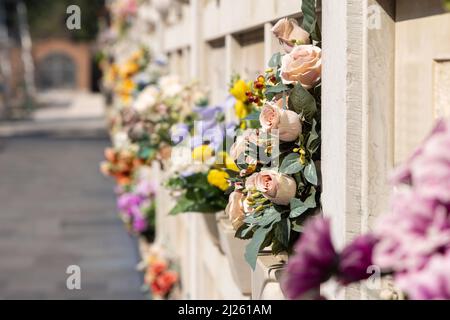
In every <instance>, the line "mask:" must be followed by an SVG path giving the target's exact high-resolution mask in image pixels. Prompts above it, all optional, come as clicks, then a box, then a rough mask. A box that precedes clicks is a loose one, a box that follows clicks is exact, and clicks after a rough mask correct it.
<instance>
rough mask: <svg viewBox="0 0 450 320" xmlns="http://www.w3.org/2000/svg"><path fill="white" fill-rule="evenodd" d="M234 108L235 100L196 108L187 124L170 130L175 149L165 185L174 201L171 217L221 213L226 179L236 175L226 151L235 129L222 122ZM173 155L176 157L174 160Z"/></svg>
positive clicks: (233, 164) (232, 162) (236, 169)
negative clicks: (173, 215)
mask: <svg viewBox="0 0 450 320" xmlns="http://www.w3.org/2000/svg"><path fill="white" fill-rule="evenodd" d="M234 105H235V99H234V98H233V97H231V96H230V97H228V98H227V99H226V101H225V102H224V104H223V105H218V106H196V107H195V108H194V110H193V112H192V114H191V116H190V117H189V119H190V122H188V123H186V122H184V123H179V124H177V125H176V126H174V127H173V128H172V140H173V141H174V143H176V144H177V148H176V149H175V154H174V156H173V157H172V168H171V177H170V178H169V179H168V181H167V183H166V185H167V186H168V187H169V188H170V189H172V191H173V194H174V195H175V196H176V197H177V204H176V206H175V207H174V208H173V209H172V210H171V212H170V213H171V214H178V213H183V212H201V213H215V212H219V211H223V210H224V209H225V207H226V205H227V195H226V191H227V190H228V189H229V188H230V184H229V182H228V179H229V178H230V176H231V175H235V174H236V172H237V171H239V169H238V167H237V166H236V164H235V163H234V161H233V160H232V159H231V157H230V156H229V154H228V152H227V150H226V146H227V141H230V140H232V139H233V136H234V132H235V127H236V124H235V123H234V122H233V121H227V120H226V114H227V113H228V112H229V110H230V109H231V108H233V106H234ZM180 151H181V152H180ZM176 152H178V153H179V154H180V157H176V156H175V155H176V154H177V153H176Z"/></svg>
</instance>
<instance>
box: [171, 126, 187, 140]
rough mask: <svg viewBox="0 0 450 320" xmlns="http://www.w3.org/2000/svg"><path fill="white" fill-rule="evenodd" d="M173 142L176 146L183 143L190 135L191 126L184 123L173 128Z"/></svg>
mask: <svg viewBox="0 0 450 320" xmlns="http://www.w3.org/2000/svg"><path fill="white" fill-rule="evenodd" d="M171 131H172V132H171V137H170V138H171V140H172V142H173V143H174V144H179V143H181V142H182V141H183V140H184V139H186V137H187V136H188V135H189V126H188V125H187V124H184V123H179V124H177V125H175V126H174V127H172V130H171Z"/></svg>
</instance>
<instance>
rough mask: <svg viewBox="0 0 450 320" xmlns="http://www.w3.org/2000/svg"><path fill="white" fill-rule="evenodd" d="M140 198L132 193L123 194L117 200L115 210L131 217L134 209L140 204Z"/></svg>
mask: <svg viewBox="0 0 450 320" xmlns="http://www.w3.org/2000/svg"><path fill="white" fill-rule="evenodd" d="M141 202H142V198H141V197H140V196H138V195H136V194H133V193H124V194H122V195H120V196H119V198H118V199H117V208H118V209H119V211H120V212H122V213H124V214H126V215H128V216H131V215H132V210H133V208H134V207H137V206H139V205H140V204H141Z"/></svg>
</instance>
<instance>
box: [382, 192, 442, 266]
mask: <svg viewBox="0 0 450 320" xmlns="http://www.w3.org/2000/svg"><path fill="white" fill-rule="evenodd" d="M374 231H375V235H376V236H377V237H378V238H379V239H380V241H379V243H378V244H377V245H376V247H375V250H374V262H375V264H377V265H379V266H380V267H381V268H383V269H387V270H392V271H395V272H407V271H410V270H417V269H420V268H422V267H424V265H425V264H426V263H427V262H428V260H429V259H430V257H431V256H433V255H434V254H436V253H439V252H442V250H444V249H446V248H448V247H450V218H449V214H448V208H447V207H445V206H443V205H442V204H440V203H439V202H437V201H434V200H430V199H427V198H424V197H423V196H422V195H420V194H418V193H417V192H415V191H413V190H410V189H409V190H402V191H401V192H399V193H397V194H396V195H395V197H394V198H393V202H392V209H391V213H390V214H388V215H385V216H382V217H380V219H379V221H378V223H377V225H376V226H375V229H374Z"/></svg>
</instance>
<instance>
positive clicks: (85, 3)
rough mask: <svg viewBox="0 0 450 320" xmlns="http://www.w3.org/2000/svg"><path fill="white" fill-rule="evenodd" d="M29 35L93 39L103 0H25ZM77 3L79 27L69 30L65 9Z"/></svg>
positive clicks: (81, 39) (83, 39)
mask: <svg viewBox="0 0 450 320" xmlns="http://www.w3.org/2000/svg"><path fill="white" fill-rule="evenodd" d="M24 2H25V4H26V5H27V9H28V22H29V25H30V30H31V36H32V37H33V38H34V39H36V38H39V39H42V38H55V37H61V38H69V39H72V40H74V41H91V40H94V39H95V37H96V36H97V32H98V17H99V15H101V14H102V12H103V10H104V3H105V1H104V0H38V1H36V0H25V1H24ZM70 5H78V6H79V7H80V9H81V29H80V30H69V29H67V27H66V19H67V17H68V16H69V15H68V14H67V13H66V9H67V7H68V6H70Z"/></svg>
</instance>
